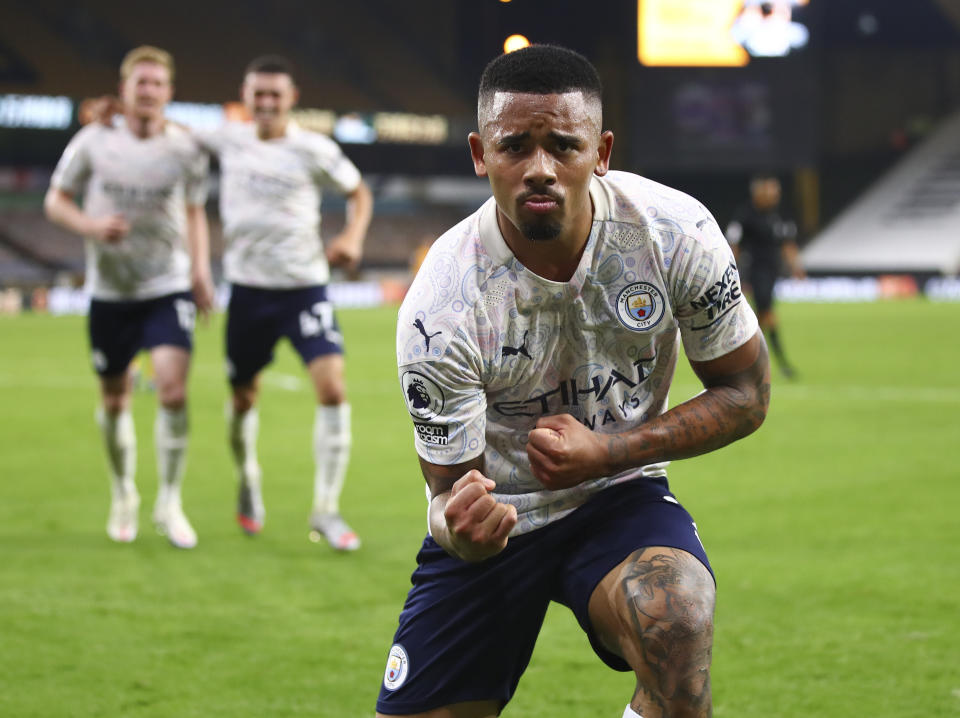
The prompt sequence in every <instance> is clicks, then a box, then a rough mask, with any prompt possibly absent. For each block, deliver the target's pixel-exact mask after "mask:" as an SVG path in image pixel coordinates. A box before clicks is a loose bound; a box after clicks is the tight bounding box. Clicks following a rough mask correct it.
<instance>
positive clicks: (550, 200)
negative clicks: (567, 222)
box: [520, 193, 561, 214]
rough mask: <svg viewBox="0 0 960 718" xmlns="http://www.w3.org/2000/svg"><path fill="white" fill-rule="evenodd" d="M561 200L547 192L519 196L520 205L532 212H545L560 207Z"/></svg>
mask: <svg viewBox="0 0 960 718" xmlns="http://www.w3.org/2000/svg"><path fill="white" fill-rule="evenodd" d="M560 203H561V200H560V198H559V197H556V196H554V195H552V194H549V193H536V194H528V195H524V196H523V197H521V198H520V205H521V206H522V207H523V208H524V209H526V210H529V211H530V212H533V213H534V214H547V213H549V212H553V211H555V210H556V209H558V208H559V207H560Z"/></svg>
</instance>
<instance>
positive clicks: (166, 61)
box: [120, 45, 174, 82]
mask: <svg viewBox="0 0 960 718" xmlns="http://www.w3.org/2000/svg"><path fill="white" fill-rule="evenodd" d="M140 62H155V63H156V64H158V65H162V66H163V67H165V68H167V72H168V73H169V74H170V82H173V69H174V68H173V56H172V55H171V54H170V53H169V52H167V51H166V50H161V49H160V48H159V47H154V46H153V45H141V46H140V47H135V48H133V49H132V50H131V51H130V52H128V53H127V54H126V55H124V58H123V62H121V63H120V79H121V80H126V79H127V78H128V77H130V73H132V72H133V67H134V65H136V64H137V63H140Z"/></svg>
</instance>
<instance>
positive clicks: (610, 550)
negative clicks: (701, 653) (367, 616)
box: [377, 479, 713, 715]
mask: <svg viewBox="0 0 960 718" xmlns="http://www.w3.org/2000/svg"><path fill="white" fill-rule="evenodd" d="M647 546H665V547H670V548H679V549H683V550H684V551H687V552H689V553H691V554H693V555H694V556H696V557H697V558H698V559H700V561H702V562H703V564H704V565H705V566H706V567H707V568H708V569H710V563H709V561H708V560H707V555H706V552H705V551H704V549H703V545H702V544H701V543H700V538H699V536H697V530H696V526H695V525H694V523H693V519H692V518H691V517H690V514H688V513H687V512H686V510H685V509H684V508H683V507H682V506H680V504H679V503H677V501H676V499H675V498H674V497H673V495H672V494H671V493H670V491H669V488H668V486H667V481H666V479H640V480H636V481H629V482H627V483H624V484H618V485H616V486H612V487H610V488H608V489H605V490H603V491H601V492H600V493H598V494H596V495H595V496H594V497H593V498H591V499H590V500H589V501H588V502H587V503H586V504H584V505H583V506H581V507H580V508H579V509H577V510H576V511H574V512H572V513H571V514H569V515H568V516H565V517H564V518H562V519H560V520H558V521H555V522H553V523H551V524H548V525H547V526H545V527H543V528H540V529H537V530H535V531H533V532H531V533H528V534H524V535H521V536H517V537H514V538H511V539H510V541H509V542H508V543H507V548H506V549H504V550H503V552H501V553H500V554H498V555H496V556H494V557H492V558H490V559H488V560H486V561H483V562H481V563H467V562H465V561H461V560H460V559H457V558H453V557H451V556H450V555H449V554H447V553H446V551H444V550H443V549H442V548H441V547H440V546H439V545H438V544H437V543H436V542H435V541H434V540H433V539H432V538H430V537H429V536H428V537H427V538H426V539H425V540H424V542H423V546H422V548H421V549H420V553H419V554H418V555H417V568H416V570H415V571H414V573H413V576H412V579H411V580H412V583H413V588H411V589H410V593H409V594H408V595H407V601H406V603H405V604H404V607H403V611H402V613H401V614H400V626H399V628H398V629H397V632H396V634H395V636H394V639H393V646H392V648H391V649H390V654H389V656H388V659H387V668H386V671H385V672H384V679H383V684H382V686H381V689H380V698H379V700H378V701H377V710H378V711H379V712H381V713H384V714H388V715H389V714H395V715H396V714H407V713H420V712H424V711H428V710H432V709H434V708H438V707H440V706H445V705H449V704H451V703H459V702H462V701H481V700H495V701H500V702H501V706H503V705H506V703H507V702H508V701H509V700H510V698H511V697H512V696H513V693H514V691H515V690H516V688H517V683H518V682H519V680H520V676H521V674H522V673H523V671H524V670H525V669H526V667H527V663H528V662H529V660H530V656H531V654H532V653H533V646H534V643H535V642H536V639H537V635H538V634H539V632H540V627H541V625H542V623H543V618H544V616H545V615H546V612H547V606H548V604H549V603H550V601H556V602H558V603H562V604H563V605H565V606H567V607H568V608H570V609H571V610H572V611H573V613H574V615H575V616H576V617H577V621H578V622H579V623H580V626H581V628H583V630H584V631H585V632H586V634H587V636H588V638H589V639H590V644H591V645H592V646H593V650H594V652H596V654H597V655H598V656H599V657H600V658H601V659H602V660H603V662H604V663H606V664H607V665H608V666H610V667H611V668H614V669H615V670H618V671H629V670H630V667H629V666H628V665H627V663H626V662H625V661H624V660H623V659H622V658H620V657H619V656H616V655H614V654H612V653H610V652H609V651H607V650H606V649H604V648H603V647H602V646H601V644H600V641H599V640H598V638H597V636H596V635H595V634H594V632H593V628H592V627H591V625H590V619H589V615H588V610H587V609H588V605H589V602H590V596H591V595H592V593H593V590H594V589H595V588H596V586H597V584H599V583H600V581H601V580H602V579H603V577H604V576H606V575H607V573H609V572H610V571H611V570H613V569H614V568H615V567H616V566H617V565H618V564H619V563H621V562H622V561H623V560H624V559H626V558H627V557H628V556H629V555H630V554H632V553H633V552H634V551H636V550H637V549H639V548H645V547H647ZM712 573H713V572H712V570H711V574H712Z"/></svg>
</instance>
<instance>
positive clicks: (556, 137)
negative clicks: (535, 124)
mask: <svg viewBox="0 0 960 718" xmlns="http://www.w3.org/2000/svg"><path fill="white" fill-rule="evenodd" d="M547 136H548V137H549V138H550V139H551V140H553V141H554V142H566V143H567V144H569V145H577V146H579V145H580V144H582V143H583V138H581V137H578V136H577V135H565V134H563V133H560V132H551V133H550V134H549V135H547ZM528 139H530V133H529V132H520V133H517V134H515V135H507V136H506V137H501V138H500V139H498V140H497V144H498V145H509V144H511V143H514V142H522V141H523V140H528Z"/></svg>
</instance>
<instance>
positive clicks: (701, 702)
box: [621, 549, 714, 716]
mask: <svg viewBox="0 0 960 718" xmlns="http://www.w3.org/2000/svg"><path fill="white" fill-rule="evenodd" d="M644 551H646V549H640V550H639V551H636V552H635V553H634V554H633V556H632V557H631V558H635V559H636V560H634V561H632V563H631V564H630V565H629V566H628V567H627V568H626V570H625V572H624V573H623V576H622V578H621V586H622V589H623V592H624V595H625V597H626V600H627V607H628V610H629V612H630V620H631V621H632V622H633V628H634V630H635V632H636V636H637V637H638V640H639V645H640V649H641V655H642V657H643V659H644V662H645V668H644V669H643V670H642V671H641V672H638V683H637V690H638V692H640V693H641V694H643V696H644V697H645V699H646V700H645V702H649V703H651V704H652V705H654V706H659V707H660V708H661V714H662V715H663V716H673V715H684V716H687V715H690V716H709V715H710V712H711V700H710V660H711V655H712V646H713V605H714V587H713V582H712V580H711V578H710V575H709V574H708V573H707V572H706V571H705V570H704V568H703V566H702V565H700V563H699V561H697V559H696V558H694V557H693V556H691V555H690V554H688V553H686V552H684V551H679V550H676V549H662V550H658V553H656V554H655V555H652V556H651V555H647V557H646V558H643V557H642V555H643V554H644ZM644 674H645V675H644ZM644 715H645V716H646V715H647V714H646V713H644Z"/></svg>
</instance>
